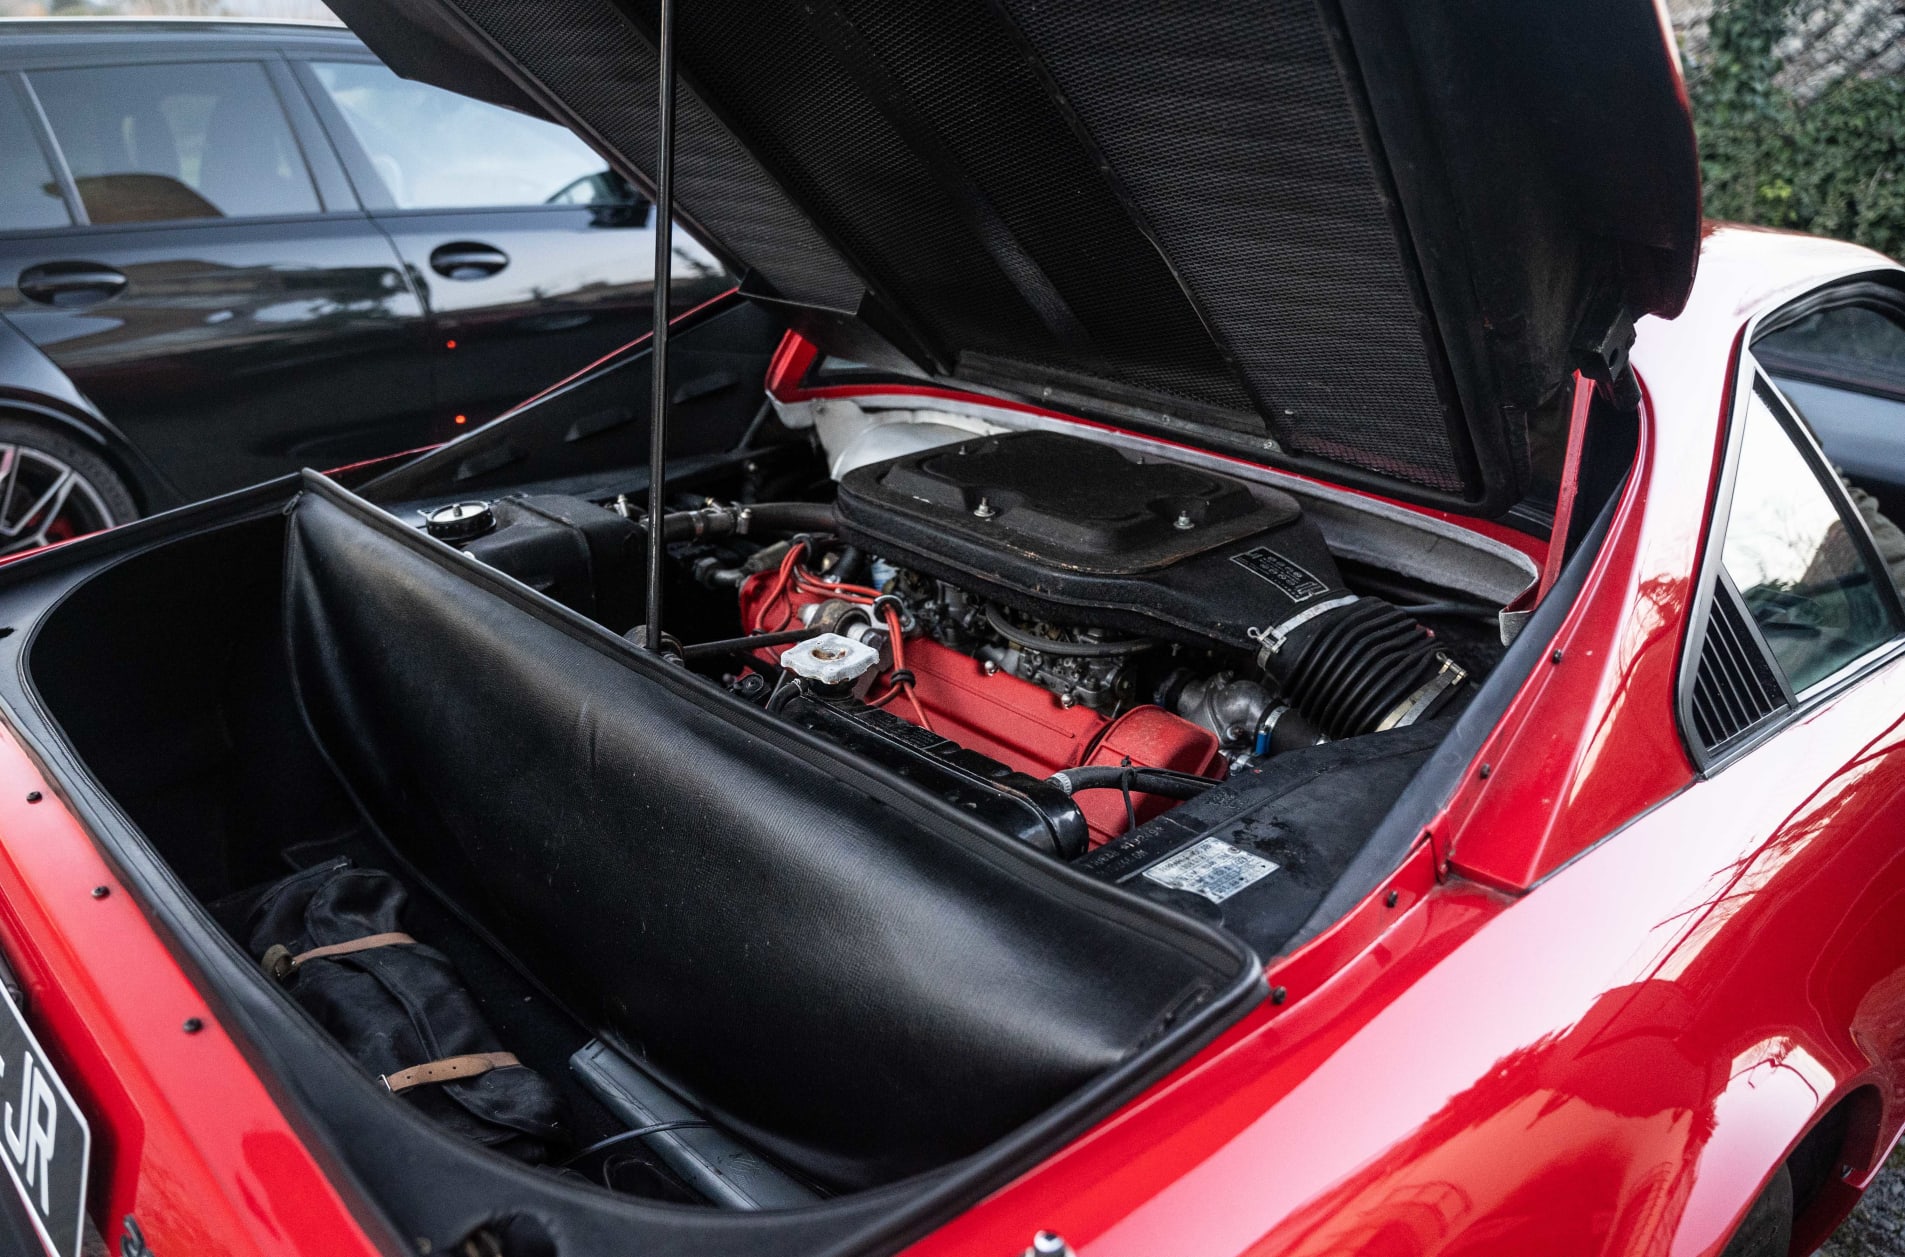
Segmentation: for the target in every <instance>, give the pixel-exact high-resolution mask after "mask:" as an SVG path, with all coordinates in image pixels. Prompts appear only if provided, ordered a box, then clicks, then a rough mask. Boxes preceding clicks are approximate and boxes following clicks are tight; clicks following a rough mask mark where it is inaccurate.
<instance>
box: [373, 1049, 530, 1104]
mask: <svg viewBox="0 0 1905 1257" xmlns="http://www.w3.org/2000/svg"><path fill="white" fill-rule="evenodd" d="M521 1064H522V1062H521V1061H519V1060H517V1059H516V1054H515V1053H514V1052H473V1053H471V1054H470V1055H468V1056H446V1057H444V1058H443V1059H442V1060H440V1061H426V1062H424V1063H423V1064H421V1065H412V1066H411V1067H410V1068H409V1069H400V1070H398V1071H397V1072H396V1073H394V1074H385V1075H384V1076H383V1084H384V1086H386V1087H388V1088H389V1089H390V1091H391V1094H392V1095H395V1094H397V1093H399V1092H404V1091H408V1090H410V1089H411V1088H412V1087H422V1086H427V1085H429V1084H430V1083H435V1082H455V1081H456V1080H457V1079H459V1078H474V1077H476V1076H477V1075H478V1074H487V1073H489V1071H490V1070H492V1069H513V1068H516V1067H517V1066H520V1065H521Z"/></svg>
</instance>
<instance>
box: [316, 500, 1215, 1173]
mask: <svg viewBox="0 0 1905 1257" xmlns="http://www.w3.org/2000/svg"><path fill="white" fill-rule="evenodd" d="M308 483H310V485H311V486H312V490H313V491H309V492H307V493H306V494H305V495H304V496H303V497H302V498H301V499H300V500H299V502H298V504H297V505H296V507H295V509H294V511H293V515H292V520H291V528H290V530H289V534H288V540H287V546H288V554H287V563H286V569H287V570H286V594H285V596H286V599H287V604H286V611H287V616H286V619H287V624H288V631H289V635H290V650H291V652H292V653H291V661H292V667H293V670H294V673H295V676H296V680H297V684H298V687H299V690H300V697H301V702H302V703H303V705H304V707H305V711H306V716H307V718H308V719H309V721H310V723H311V726H312V728H313V730H314V732H315V733H316V735H317V737H318V739H319V741H320V743H321V744H322V745H323V746H324V748H325V749H326V753H327V754H328V755H329V756H330V757H331V759H332V761H333V763H334V765H335V766H336V768H337V769H338V771H339V772H340V774H341V776H342V777H343V778H344V780H345V781H346V782H347V783H348V784H349V786H350V787H351V789H352V790H353V792H354V793H355V795H356V796H357V798H358V800H359V802H360V806H361V807H362V808H363V809H364V810H365V812H366V814H367V816H368V817H369V818H370V819H371V820H372V821H373V823H375V824H376V825H377V826H378V827H379V829H381V830H382V832H383V833H384V834H385V835H386V836H387V837H388V838H389V839H390V841H392V842H393V843H394V844H395V845H396V846H397V847H399V848H400V849H401V850H402V851H404V852H405V853H406V854H407V855H408V856H409V857H410V858H411V859H413V860H414V861H415V862H416V863H417V864H418V865H420V866H421V867H423V868H424V869H426V870H428V871H430V872H432V873H433V874H435V875H437V876H438V877H439V878H441V879H442V880H443V881H444V883H445V884H447V885H450V886H452V887H458V886H461V887H465V888H467V893H468V894H469V895H470V896H471V898H472V899H473V900H474V902H471V903H470V904H469V905H468V906H470V907H471V908H472V909H473V910H474V911H475V912H476V913H477V915H479V916H480V917H482V918H484V920H485V921H486V922H487V923H488V924H489V925H490V926H491V927H492V928H493V929H494V930H495V931H496V932H497V933H498V935H499V936H501V937H502V938H503V939H504V940H505V941H506V942H507V943H509V944H510V945H511V946H512V947H513V948H515V949H516V950H517V952H518V954H519V955H520V956H521V958H522V959H523V960H524V961H525V962H526V963H527V964H529V965H530V966H531V967H532V968H534V969H535V970H536V971H537V972H538V974H539V976H541V977H542V978H543V979H544V980H545V981H547V982H548V983H549V984H550V985H551V986H553V987H554V988H556V989H557V990H558V991H559V992H560V993H562V994H563V995H564V996H565V997H566V998H567V999H569V1000H570V1001H571V1002H572V1003H573V1004H574V1005H575V1006H576V1007H577V1008H578V1009H579V1010H580V1011H582V1012H583V1014H584V1015H586V1016H590V1017H593V1018H595V1019H597V1020H598V1022H599V1024H600V1025H601V1026H602V1027H603V1028H604V1029H605V1030H607V1031H608V1032H609V1033H611V1034H612V1035H615V1036H617V1037H619V1038H620V1039H621V1040H622V1041H623V1042H624V1043H626V1044H627V1045H629V1046H630V1047H631V1048H632V1049H634V1050H636V1051H638V1052H639V1053H641V1054H642V1055H643V1056H644V1057H645V1059H646V1060H647V1061H648V1063H650V1064H651V1065H652V1066H654V1067H655V1068H657V1069H658V1070H659V1071H660V1072H662V1073H663V1074H664V1075H665V1076H667V1077H669V1078H671V1079H673V1080H674V1081H676V1082H677V1083H679V1084H680V1085H682V1086H683V1087H685V1088H686V1089H687V1090H689V1091H690V1092H692V1093H693V1095H694V1096H695V1097H696V1098H697V1099H699V1100H700V1101H701V1102H702V1103H704V1104H705V1105H707V1106H708V1108H709V1109H710V1111H711V1112H712V1113H713V1114H714V1115H715V1116H716V1117H717V1118H718V1119H719V1120H721V1121H722V1122H723V1123H724V1124H727V1125H729V1126H730V1127H731V1128H733V1129H735V1130H736V1131H738V1132H739V1133H741V1134H743V1135H745V1136H746V1137H748V1138H750V1139H752V1140H754V1141H755V1142H757V1143H758V1144H759V1145H760V1146H762V1147H763V1148H765V1149H766V1150H768V1151H770V1152H772V1153H774V1154H775V1155H777V1156H778V1157H780V1158H781V1159H782V1160H783V1161H785V1162H786V1163H788V1164H789V1165H791V1166H793V1167H794V1168H796V1169H798V1170H801V1171H803V1172H805V1173H807V1174H809V1175H811V1176H812V1177H814V1178H815V1179H817V1180H818V1181H820V1182H822V1183H824V1184H826V1185H829V1186H831V1187H834V1188H837V1189H843V1190H844V1189H852V1188H858V1187H864V1186H869V1185H873V1184H878V1183H883V1182H890V1181H893V1180H896V1179H899V1178H902V1177H905V1176H908V1175H911V1174H915V1173H918V1172H921V1171H925V1170H928V1169H931V1168H933V1167H936V1166H942V1165H945V1164H947V1163H949V1162H951V1161H953V1160H955V1159H957V1158H960V1157H963V1156H965V1155H967V1154H970V1153H973V1152H976V1151H978V1150H979V1149H980V1148H982V1147H984V1146H985V1145H986V1144H988V1143H990V1142H992V1141H994V1140H996V1139H998V1138H999V1137H1001V1136H1003V1135H1005V1134H1006V1133H1007V1132H1009V1131H1011V1130H1012V1129H1014V1128H1015V1127H1017V1126H1019V1125H1021V1124H1023V1123H1024V1122H1026V1121H1028V1120H1029V1119H1031V1118H1033V1117H1034V1116H1036V1115H1037V1114H1039V1113H1040V1112H1041V1111H1043V1110H1045V1109H1047V1108H1049V1107H1051V1106H1052V1105H1054V1104H1055V1103H1057V1102H1059V1101H1060V1100H1062V1099H1063V1098H1064V1097H1066V1096H1067V1095H1068V1094H1070V1093H1073V1092H1075V1091H1077V1090H1078V1089H1079V1088H1080V1087H1082V1086H1084V1085H1085V1084H1087V1083H1089V1082H1090V1081H1092V1080H1093V1079H1095V1078H1097V1077H1099V1076H1101V1075H1103V1074H1104V1073H1105V1072H1106V1071H1108V1070H1110V1069H1112V1068H1113V1067H1115V1066H1117V1065H1119V1064H1120V1063H1122V1062H1125V1061H1127V1060H1129V1059H1130V1058H1131V1057H1132V1056H1133V1055H1134V1054H1135V1053H1137V1052H1139V1051H1140V1050H1141V1049H1142V1048H1143V1047H1145V1046H1146V1045H1147V1044H1148V1043H1151V1042H1153V1041H1155V1040H1156V1039H1157V1038H1158V1037H1159V1036H1161V1035H1163V1034H1164V1033H1165V1032H1166V1031H1167V1030H1168V1029H1169V1028H1170V1027H1171V1026H1172V1025H1173V1024H1174V1023H1176V1022H1178V1021H1179V1020H1181V1019H1182V1018H1183V1017H1185V1016H1186V1015H1188V1014H1189V1013H1190V1012H1191V1011H1192V1010H1193V1009H1195V1008H1197V1007H1198V1006H1200V1005H1201V1004H1202V1003H1203V1002H1205V1001H1207V1000H1209V999H1211V998H1213V997H1215V996H1217V995H1218V994H1219V993H1220V992H1225V991H1234V990H1235V989H1236V988H1237V985H1238V983H1239V981H1240V980H1242V975H1243V973H1244V972H1245V971H1246V970H1247V969H1249V968H1251V967H1252V964H1251V958H1250V957H1249V956H1248V953H1247V952H1245V951H1244V950H1243V949H1241V948H1236V949H1234V950H1227V949H1226V947H1225V946H1224V945H1223V944H1222V943H1221V942H1220V941H1218V940H1217V939H1216V938H1215V936H1213V935H1209V934H1207V933H1202V932H1200V931H1199V930H1198V929H1196V928H1190V927H1188V926H1187V925H1186V926H1180V925H1179V924H1178V923H1176V922H1174V921H1172V920H1171V919H1169V918H1168V917H1166V916H1165V915H1163V914H1159V913H1156V912H1155V910H1151V909H1147V908H1145V907H1143V906H1142V905H1139V904H1137V903H1135V902H1133V901H1131V900H1128V899H1126V898H1124V897H1123V896H1121V895H1119V894H1117V893H1116V892H1108V891H1102V890H1097V889H1094V888H1093V887H1092V886H1091V884H1090V883H1089V882H1088V881H1087V880H1086V879H1084V878H1082V877H1080V876H1078V875H1076V874H1073V873H1071V872H1070V871H1069V870H1066V869H1064V868H1062V867H1060V866H1058V865H1056V864H1055V863H1051V862H1048V861H1044V860H1043V858H1042V857H1039V856H1037V855H1036V854H1034V853H1031V852H1027V851H1024V850H1021V849H1018V848H1016V847H1015V846H1014V845H1013V844H1011V843H1009V842H1007V841H1003V840H999V839H996V838H994V837H991V836H989V835H986V834H983V833H978V832H974V831H972V830H970V829H965V828H962V827H961V825H960V823H959V821H958V820H957V818H956V817H952V816H949V815H943V814H941V813H938V812H935V811H934V810H933V804H932V802H931V801H930V800H929V799H927V798H925V797H924V796H913V795H910V794H908V793H907V792H906V791H905V790H904V788H903V787H901V786H898V785H889V784H888V783H885V782H882V781H881V780H880V779H879V778H878V777H877V776H876V775H874V774H872V773H871V772H870V771H869V770H863V769H860V768H859V767H857V766H856V765H855V764H854V763H853V762H852V761H850V760H848V759H846V758H844V757H843V756H842V755H841V753H840V752H838V751H837V750H833V749H830V748H828V747H826V746H825V745H823V744H820V743H818V742H812V743H810V742H808V741H806V740H804V738H803V735H802V734H801V732H800V731H799V730H794V729H791V728H786V727H783V726H781V725H779V724H777V723H776V722H774V721H773V720H772V718H770V717H768V716H766V715H765V714H763V713H760V712H758V711H757V710H755V709H753V708H749V707H745V706H743V705H742V704H740V703H738V702H737V701H735V700H731V699H729V698H727V696H725V695H724V694H723V693H721V692H720V691H718V690H714V689H713V688H712V687H708V686H706V685H705V683H702V682H700V681H698V680H697V679H696V678H693V677H690V676H686V675H683V674H680V673H679V672H676V671H675V670H673V669H671V668H670V667H669V666H668V665H665V664H662V663H659V662H656V661H653V660H651V659H649V658H648V657H646V656H638V655H636V654H635V653H634V652H633V651H632V650H631V649H630V648H628V647H627V646H626V645H625V644H623V643H619V642H617V641H616V639H614V638H613V637H612V636H610V635H608V634H607V633H604V632H601V631H600V630H598V629H596V628H594V626H591V625H587V624H585V623H582V622H580V621H579V620H576V619H572V618H570V617H568V616H567V615H566V614H565V613H562V612H559V611H557V610H556V609H554V608H553V607H552V606H549V605H545V604H544V603H543V602H542V601H541V600H539V599H537V598H536V597H535V596H534V595H530V594H527V593H523V592H521V591H516V590H511V589H509V588H507V587H505V586H504V585H502V584H500V583H491V582H490V580H489V579H488V578H487V577H486V576H484V575H483V574H482V573H481V572H480V570H479V569H478V568H477V567H476V565H475V564H474V563H473V561H471V560H468V559H466V558H463V557H462V556H459V555H456V554H455V553H454V552H451V551H449V550H448V549H447V548H446V547H442V546H440V545H438V544H437V543H435V542H432V541H429V540H428V539H426V538H423V537H421V536H419V535H417V534H414V533H413V532H411V531H410V530H407V529H404V528H403V527H402V526H401V525H398V524H396V523H395V522H394V521H390V520H389V519H388V517H383V516H379V515H376V514H375V513H374V512H371V511H369V510H367V509H364V508H361V507H360V506H359V505H358V504H356V503H355V502H354V501H351V500H348V499H347V498H346V497H345V495H343V494H341V493H340V492H339V491H337V490H335V489H332V488H331V487H329V486H328V485H325V484H323V483H322V482H321V481H319V480H317V478H315V477H312V478H310V479H309V481H308Z"/></svg>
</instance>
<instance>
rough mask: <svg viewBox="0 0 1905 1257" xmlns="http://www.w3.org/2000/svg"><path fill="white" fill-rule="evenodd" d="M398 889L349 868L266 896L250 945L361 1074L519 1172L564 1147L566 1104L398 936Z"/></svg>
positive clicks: (429, 954) (311, 876) (452, 981)
mask: <svg viewBox="0 0 1905 1257" xmlns="http://www.w3.org/2000/svg"><path fill="white" fill-rule="evenodd" d="M406 898H407V892H406V891H405V889H404V887H403V885H402V883H400V882H398V881H397V879H396V878H394V877H392V876H390V875H389V874H388V873H385V872H383V871H381V870H378V869H367V868H357V867H354V866H353V865H352V864H351V862H350V860H349V859H347V858H342V857H340V858H338V859H334V860H329V861H326V862H325V863H323V864H320V865H317V866H315V867H313V868H308V869H305V870H303V871H302V872H299V873H295V874H293V875H292V876H290V877H287V878H285V879H284V880H283V881H281V882H278V883H277V884H276V885H274V886H272V887H271V888H270V889H268V890H267V891H265V892H264V895H263V896H262V897H261V898H260V899H259V900H258V902H257V904H256V905H255V906H254V907H253V908H252V910H251V914H250V918H249V921H248V923H247V926H246V929H245V937H246V939H247V940H248V945H249V947H250V949H251V953H252V955H253V956H255V957H257V958H258V959H259V961H260V962H261V963H263V964H264V966H265V968H266V970H267V971H268V972H270V973H271V974H272V976H273V977H275V978H277V979H278V980H279V981H280V982H281V983H283V985H284V988H285V990H287V991H289V992H290V994H291V996H292V998H294V999H296V1000H297V1001H298V1003H299V1004H300V1005H302V1006H303V1007H304V1008H305V1009H306V1010H307V1011H309V1012H310V1013H311V1015H312V1016H314V1017H316V1018H317V1020H318V1021H319V1023H320V1024H322V1025H323V1026H324V1028H325V1029H326V1030H328V1031H329V1032H330V1033H331V1034H332V1035H333V1036H334V1037H335V1038H336V1039H337V1041H338V1042H339V1043H340V1044H342V1045H343V1047H344V1050H345V1051H347V1052H349V1053H350V1054H351V1056H352V1057H354V1058H355V1059H356V1060H357V1062H358V1063H359V1064H361V1065H362V1066H363V1067H364V1068H365V1069H366V1070H368V1071H370V1073H371V1074H372V1075H373V1076H375V1077H377V1078H379V1079H380V1080H382V1081H383V1082H384V1084H385V1085H386V1086H387V1087H388V1088H389V1089H390V1090H391V1091H392V1092H393V1093H395V1094H396V1095H397V1096H399V1097H400V1098H401V1102H403V1103H408V1104H412V1105H414V1106H416V1107H417V1108H418V1109H420V1110H421V1111H423V1112H425V1113H427V1114H429V1115H430V1116H431V1117H432V1118H434V1119H435V1120H437V1121H439V1122H441V1123H443V1124H444V1125H445V1126H447V1127H449V1128H451V1129H452V1130H455V1131H457V1132H458V1133H460V1134H462V1135H464V1136H466V1137H467V1138H470V1139H473V1140H475V1141H476V1142H478V1143H481V1144H486V1145H488V1146H490V1147H493V1148H496V1149H498V1150H499V1151H502V1152H505V1153H507V1154H509V1155H511V1156H514V1157H516V1158H518V1159H519V1160H523V1161H529V1162H540V1161H541V1160H543V1158H544V1156H545V1154H546V1151H547V1148H548V1145H549V1144H551V1143H552V1142H555V1141H557V1140H559V1139H560V1138H561V1137H562V1131H563V1122H562V1117H563V1114H562V1101H561V1098H560V1097H559V1096H558V1095H557V1093H556V1091H555V1089H554V1088H553V1087H552V1086H551V1085H550V1084H549V1082H548V1080H547V1079H545V1078H543V1077H542V1075H540V1074H538V1073H536V1072H535V1071H534V1070H532V1069H529V1068H527V1067H526V1066H524V1065H521V1064H520V1063H517V1062H516V1060H515V1057H514V1056H513V1055H512V1054H510V1053H508V1052H505V1051H503V1050H502V1047H503V1045H502V1044H501V1042H500V1041H499V1040H498V1039H497V1037H496V1034H495V1032H494V1031H493V1030H491V1029H490V1027H489V1025H488V1023H487V1022H485V1021H484V1020H483V1015H482V1013H481V1011H480V1010H479V1009H478V1007H477V1004H476V1000H475V999H474V997H473V996H472V995H471V994H470V991H469V989H468V988H467V987H465V986H464V984H463V980H462V978H461V977H460V976H459V975H458V974H457V971H456V969H455V967H454V966H453V965H451V963H450V961H449V959H448V957H446V956H444V955H443V953H441V952H439V951H437V950H436V949H435V948H432V947H430V946H428V945H427V944H424V943H421V942H418V941H416V940H415V939H412V938H411V937H410V936H409V935H408V934H406V933H404V932H403V925H402V917H403V908H404V902H405V900H406Z"/></svg>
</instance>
